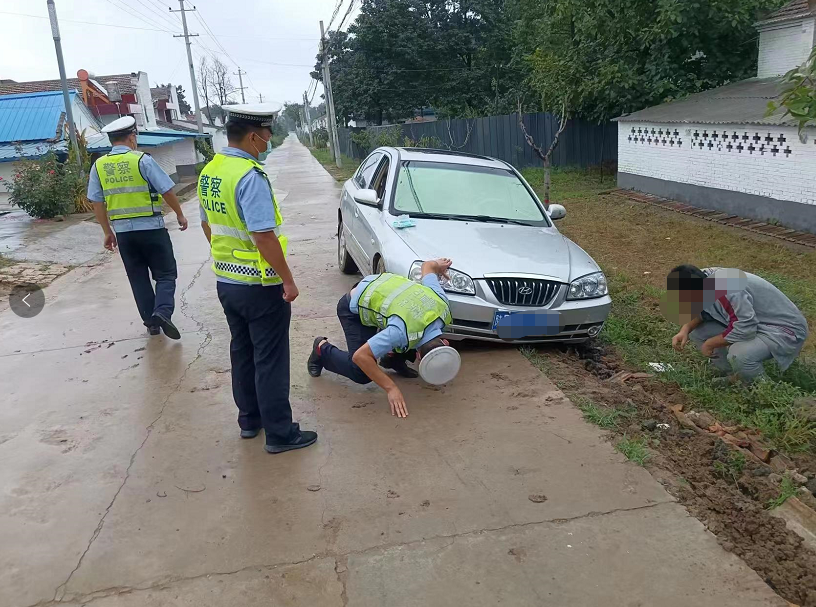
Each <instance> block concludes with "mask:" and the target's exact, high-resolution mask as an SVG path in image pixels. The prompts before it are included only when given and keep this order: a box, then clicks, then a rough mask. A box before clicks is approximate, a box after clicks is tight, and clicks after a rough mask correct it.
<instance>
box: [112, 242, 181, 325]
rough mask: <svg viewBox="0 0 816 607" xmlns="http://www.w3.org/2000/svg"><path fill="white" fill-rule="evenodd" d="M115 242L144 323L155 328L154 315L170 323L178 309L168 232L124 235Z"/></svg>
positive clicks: (174, 261)
mask: <svg viewBox="0 0 816 607" xmlns="http://www.w3.org/2000/svg"><path fill="white" fill-rule="evenodd" d="M116 241H117V242H118V244H119V254H120V255H121V256H122V262H123V263H124V264H125V272H127V277H128V280H129V281H130V289H131V290H132V291H133V297H134V299H135V300H136V306H137V307H138V308H139V315H140V316H141V317H142V321H144V323H145V325H150V324H152V321H151V318H152V317H153V315H154V314H160V315H162V316H164V317H165V318H167V319H169V318H170V317H171V316H172V315H173V310H175V307H176V302H175V294H176V278H178V269H177V268H176V258H175V256H174V255H173V243H172V242H170V234H169V233H168V232H167V229H166V228H160V229H158V230H137V231H135V232H122V233H120V234H117V235H116ZM151 276H152V277H153V281H154V282H155V283H156V291H155V292H154V291H153V283H152V282H151V281H150V278H151Z"/></svg>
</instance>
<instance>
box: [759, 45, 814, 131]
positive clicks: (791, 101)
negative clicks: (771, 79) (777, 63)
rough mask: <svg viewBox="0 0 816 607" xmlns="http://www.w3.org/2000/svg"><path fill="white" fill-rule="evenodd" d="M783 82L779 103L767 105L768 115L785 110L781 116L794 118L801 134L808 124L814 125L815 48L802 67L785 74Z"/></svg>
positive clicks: (774, 102) (773, 102)
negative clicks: (780, 109)
mask: <svg viewBox="0 0 816 607" xmlns="http://www.w3.org/2000/svg"><path fill="white" fill-rule="evenodd" d="M783 82H784V89H783V92H782V96H781V98H780V99H779V101H771V102H770V103H768V115H770V114H774V113H775V112H776V111H777V110H778V109H779V108H780V107H782V108H785V113H784V114H783V116H791V117H792V118H794V119H795V120H796V121H797V122H798V123H799V132H800V133H801V132H802V129H803V128H805V127H806V126H807V125H808V124H816V46H814V47H813V50H812V51H811V52H810V57H809V58H808V60H807V61H806V62H805V63H804V64H803V65H801V66H799V67H796V68H794V69H792V70H791V71H789V72H788V73H787V74H785V76H784V78H783Z"/></svg>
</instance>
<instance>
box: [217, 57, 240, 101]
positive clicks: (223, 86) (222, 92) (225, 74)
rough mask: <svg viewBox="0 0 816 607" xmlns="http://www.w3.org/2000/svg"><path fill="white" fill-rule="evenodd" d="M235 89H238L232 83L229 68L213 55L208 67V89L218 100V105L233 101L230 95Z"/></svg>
mask: <svg viewBox="0 0 816 607" xmlns="http://www.w3.org/2000/svg"><path fill="white" fill-rule="evenodd" d="M236 90H238V89H236V88H235V85H234V84H233V83H232V79H231V78H230V70H229V68H228V67H227V66H226V65H224V63H223V62H222V61H221V60H220V59H219V58H218V57H213V59H212V64H211V68H210V91H211V92H212V94H213V97H215V98H216V99H217V100H218V105H229V104H231V103H235V101H233V100H232V98H231V97H230V95H232V93H234V92H235V91H236Z"/></svg>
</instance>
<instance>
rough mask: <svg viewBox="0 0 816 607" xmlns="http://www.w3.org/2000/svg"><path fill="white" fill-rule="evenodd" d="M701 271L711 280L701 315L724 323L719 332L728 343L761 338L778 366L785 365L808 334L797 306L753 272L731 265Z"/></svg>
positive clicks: (803, 318) (791, 360) (785, 366)
mask: <svg viewBox="0 0 816 607" xmlns="http://www.w3.org/2000/svg"><path fill="white" fill-rule="evenodd" d="M703 271H704V272H705V273H706V275H707V276H708V277H709V280H710V281H711V282H709V280H707V281H706V291H707V293H706V298H705V301H704V305H703V314H702V316H703V319H704V320H716V321H717V322H719V323H722V324H723V325H725V330H724V331H723V333H722V335H723V337H724V338H725V339H726V341H727V342H728V343H732V344H733V343H736V342H738V341H750V340H752V339H754V338H759V339H761V340H762V341H763V342H765V343H766V344H767V346H768V348H769V349H770V351H771V354H772V355H773V357H774V359H775V360H776V362H777V364H778V365H779V367H780V368H781V369H783V370H784V369H787V368H788V367H789V366H790V364H791V363H792V362H793V360H794V359H795V358H796V357H797V356H798V355H799V351H800V350H801V349H802V346H803V345H804V343H805V340H806V339H807V336H808V325H807V320H805V317H804V316H803V315H802V313H801V312H800V311H799V308H797V307H796V305H795V304H794V303H793V302H792V301H791V300H790V299H788V298H787V296H786V295H785V294H784V293H783V292H782V291H780V290H779V289H777V288H776V287H775V286H773V285H772V284H771V283H770V282H768V281H767V280H765V279H764V278H760V277H759V276H756V275H755V274H749V273H748V272H741V271H740V270H736V269H731V268H704V269H703ZM737 275H739V277H740V278H739V279H737V278H735V277H736V276H737ZM726 285H727V286H726ZM709 287H711V288H709Z"/></svg>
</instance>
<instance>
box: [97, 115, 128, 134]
mask: <svg viewBox="0 0 816 607" xmlns="http://www.w3.org/2000/svg"><path fill="white" fill-rule="evenodd" d="M135 130H136V119H135V118H134V117H133V116H122V117H121V118H117V119H116V120H114V121H113V122H111V123H110V124H106V125H105V126H103V127H102V132H103V133H108V134H111V133H117V134H125V133H131V132H134V131H135Z"/></svg>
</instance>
